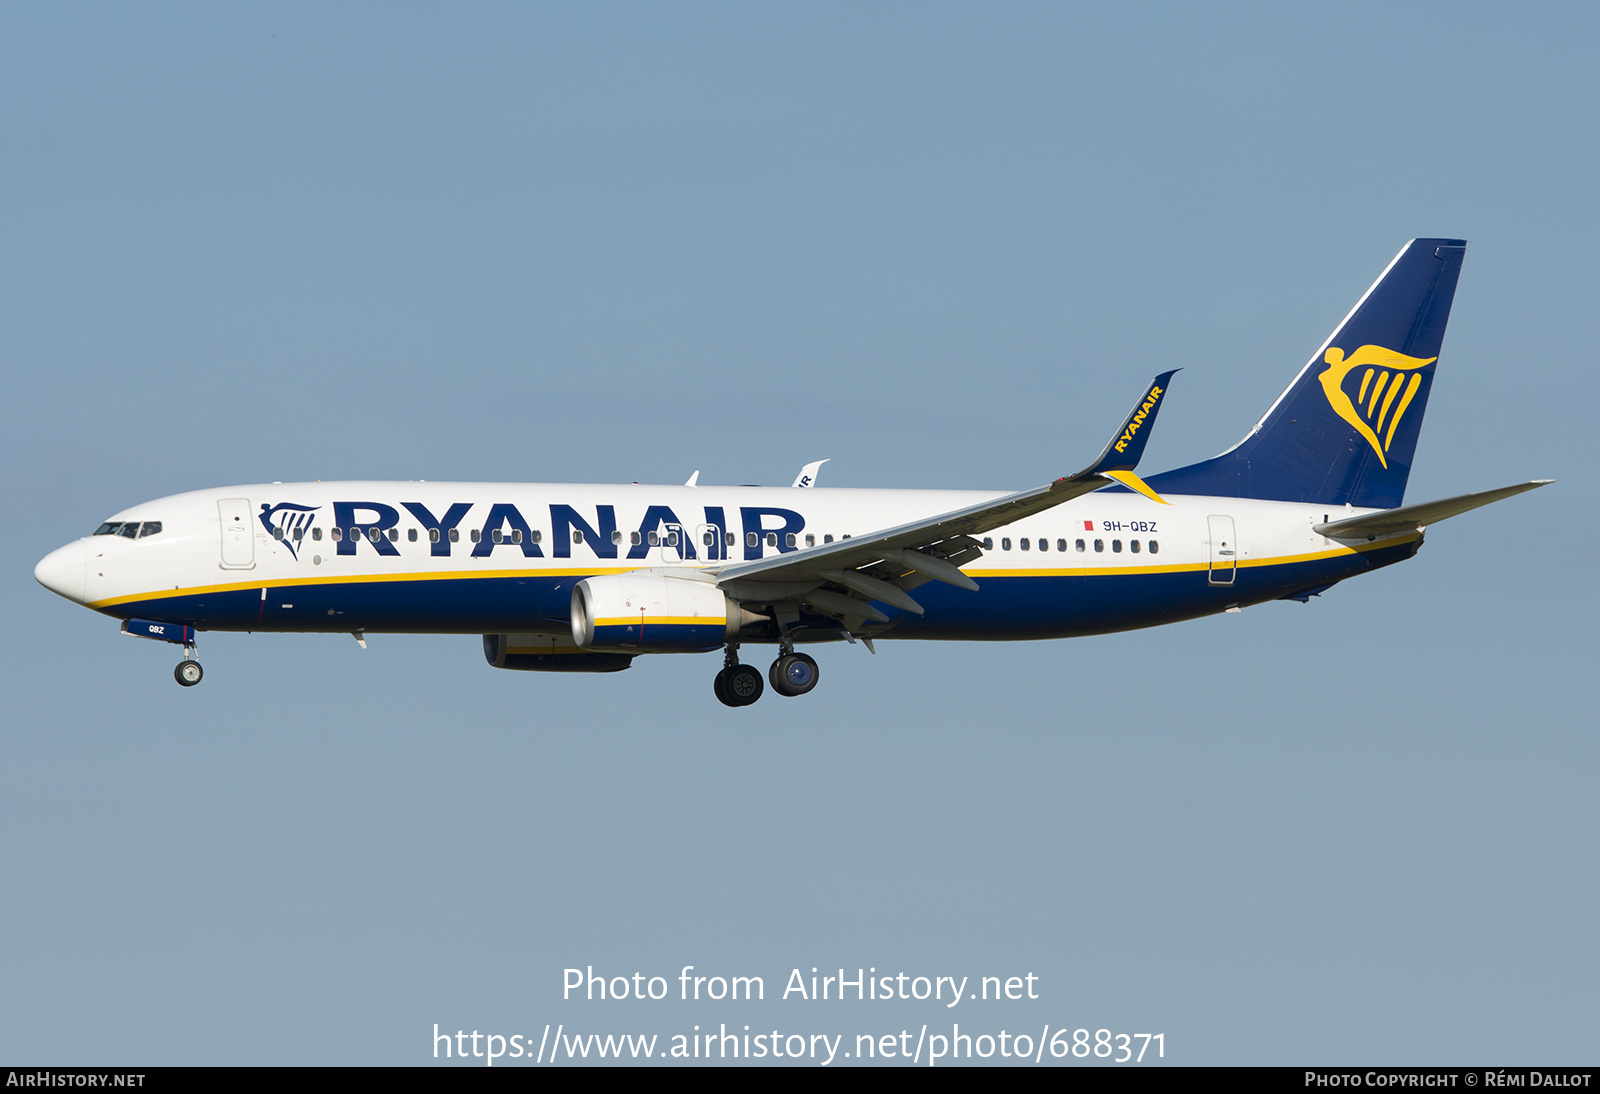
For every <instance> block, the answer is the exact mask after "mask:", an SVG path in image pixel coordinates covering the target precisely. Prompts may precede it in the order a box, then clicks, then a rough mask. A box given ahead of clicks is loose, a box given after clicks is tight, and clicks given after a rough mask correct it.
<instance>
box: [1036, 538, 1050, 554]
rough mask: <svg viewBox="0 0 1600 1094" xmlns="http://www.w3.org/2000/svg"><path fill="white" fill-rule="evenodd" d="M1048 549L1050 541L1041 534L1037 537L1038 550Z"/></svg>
mask: <svg viewBox="0 0 1600 1094" xmlns="http://www.w3.org/2000/svg"><path fill="white" fill-rule="evenodd" d="M1049 549H1050V541H1049V540H1047V539H1045V538H1044V537H1043V536H1040V537H1039V550H1041V551H1048V550H1049Z"/></svg>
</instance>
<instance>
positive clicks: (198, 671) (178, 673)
mask: <svg viewBox="0 0 1600 1094" xmlns="http://www.w3.org/2000/svg"><path fill="white" fill-rule="evenodd" d="M194 653H195V649H194V647H193V646H192V645H187V646H184V647H183V660H182V661H179V662H178V667H177V668H175V669H173V670H172V677H173V679H175V680H177V681H178V683H180V684H182V685H183V686H184V687H186V688H192V687H194V686H195V685H196V684H198V683H199V682H200V678H201V677H202V676H204V675H205V670H204V669H202V668H201V667H200V662H198V661H196V660H195V659H194Z"/></svg>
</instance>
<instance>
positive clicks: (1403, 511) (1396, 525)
mask: <svg viewBox="0 0 1600 1094" xmlns="http://www.w3.org/2000/svg"><path fill="white" fill-rule="evenodd" d="M1554 481H1555V480H1554V479H1534V480H1533V481H1532V482H1519V483H1517V484H1516V485H1515V486H1502V487H1500V489H1498V490H1482V491H1479V492H1478V493H1476V494H1462V495H1461V496H1460V497H1456V498H1445V499H1443V500H1442V501H1427V502H1423V503H1422V504H1421V505H1402V506H1401V507H1400V508H1398V509H1385V510H1383V511H1381V512H1378V513H1364V514H1362V515H1361V516H1359V517H1346V518H1345V519H1344V520H1335V521H1329V522H1328V523H1327V524H1313V525H1312V526H1311V530H1312V531H1313V532H1316V533H1317V534H1318V535H1321V536H1327V537H1328V538H1329V539H1377V538H1378V537H1379V536H1388V535H1393V534H1394V533H1396V532H1415V531H1417V530H1418V529H1419V528H1422V527H1424V526H1425V525H1429V524H1437V523H1439V522H1440V521H1441V520H1444V519H1445V518H1447V517H1456V516H1460V515H1461V514H1462V513H1470V512H1471V511H1472V510H1474V509H1476V508H1478V507H1479V506H1480V505H1489V504H1491V503H1493V502H1497V501H1500V500H1502V499H1504V498H1509V497H1513V496H1515V495H1517V494H1521V493H1523V492H1525V491H1528V490H1537V489H1538V488H1539V487H1541V486H1548V485H1549V484H1550V483H1552V482H1554Z"/></svg>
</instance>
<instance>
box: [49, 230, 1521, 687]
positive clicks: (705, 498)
mask: <svg viewBox="0 0 1600 1094" xmlns="http://www.w3.org/2000/svg"><path fill="white" fill-rule="evenodd" d="M1465 247H1466V245H1465V242H1464V241H1462V240H1459V239H1414V240H1412V241H1411V242H1410V243H1408V244H1406V246H1405V247H1404V248H1402V249H1401V251H1400V253H1399V254H1398V255H1396V256H1395V258H1394V261H1392V262H1390V263H1389V266H1388V268H1387V269H1385V270H1384V271H1383V274H1382V275H1381V276H1380V277H1379V278H1378V280H1377V281H1376V282H1375V283H1374V284H1373V286H1372V287H1371V288H1370V289H1368V290H1367V292H1366V295H1364V296H1363V297H1362V298H1361V299H1360V300H1359V301H1358V302H1357V303H1356V306H1355V307H1354V308H1353V309H1352V310H1351V312H1350V314H1349V315H1347V316H1346V317H1345V319H1344V322H1342V323H1340V324H1339V326H1338V328H1337V329H1336V330H1335V331H1334V332H1333V334H1332V335H1330V336H1329V338H1328V340H1327V341H1326V342H1324V343H1323V345H1322V346H1321V348H1319V349H1318V350H1317V352H1316V353H1315V354H1313V355H1312V358H1311V360H1310V362H1309V363H1307V365H1306V366H1305V368H1303V369H1301V370H1300V373H1299V375H1298V376H1296V377H1295V379H1294V381H1293V382H1292V383H1291V384H1290V385H1289V387H1288V390H1286V391H1285V392H1284V393H1283V394H1282V395H1281V396H1279V397H1278V400H1277V402H1275V403H1273V404H1272V406H1271V407H1270V408H1268V410H1267V412H1266V414H1265V415H1264V416H1263V417H1262V418H1261V420H1260V421H1259V422H1257V423H1256V425H1255V428H1253V429H1252V430H1250V432H1249V434H1248V435H1247V436H1246V437H1245V438H1244V439H1243V440H1242V441H1240V442H1239V443H1238V444H1236V445H1235V446H1234V447H1233V448H1231V449H1229V450H1228V451H1226V452H1224V453H1223V454H1222V455H1220V456H1217V457H1215V458H1213V459H1209V460H1205V461H1203V462H1201V463H1196V464H1191V465H1190V466H1188V467H1181V468H1178V469H1177V470H1174V471H1167V472H1164V473H1162V474H1159V475H1153V476H1150V477H1149V478H1147V479H1142V478H1140V477H1139V476H1138V475H1136V474H1135V473H1134V471H1135V468H1136V467H1137V465H1138V463H1139V457H1140V454H1141V453H1142V452H1143V451H1144V447H1145V442H1146V441H1148V440H1149V437H1150V430H1151V427H1152V426H1153V425H1154V424H1155V420H1156V414H1157V412H1158V411H1159V410H1160V408H1161V405H1162V403H1163V402H1164V401H1165V399H1166V396H1167V388H1168V382H1169V380H1170V379H1171V377H1172V373H1170V372H1167V373H1163V374H1161V375H1160V376H1158V377H1156V379H1155V381H1154V382H1153V383H1152V384H1150V385H1149V387H1147V388H1146V389H1145V390H1144V392H1143V394H1141V395H1140V397H1139V401H1138V402H1137V403H1136V404H1135V406H1134V409H1133V412H1132V413H1131V414H1129V415H1128V418H1127V420H1126V421H1125V422H1123V424H1122V426H1121V428H1120V429H1118V430H1117V431H1116V433H1115V434H1114V435H1113V436H1112V439H1111V443H1110V444H1108V445H1107V446H1106V449H1105V451H1104V452H1102V453H1101V455H1100V458H1099V459H1097V460H1095V461H1094V462H1093V463H1092V464H1090V465H1089V466H1088V467H1086V468H1085V469H1084V470H1082V471H1080V472H1078V473H1077V474H1075V475H1069V476H1067V477H1065V478H1060V479H1056V480H1055V481H1054V482H1051V483H1049V484H1047V485H1045V486H1040V487H1037V488H1035V489H1032V490H1023V491H1021V492H1020V493H1008V494H992V493H983V492H970V491H935V490H829V489H818V488H815V486H814V484H815V482H816V479H817V473H818V468H819V466H820V463H818V464H808V465H807V466H806V468H805V469H804V470H803V471H802V472H801V474H800V477H799V478H797V479H796V480H795V484H794V486H793V487H781V488H760V487H712V486H700V485H698V483H697V479H698V475H699V473H698V472H696V474H695V477H694V478H691V479H690V480H689V482H688V483H686V484H685V485H683V486H642V485H637V484H634V485H626V486H612V485H545V484H513V483H424V482H328V483H321V482H318V483H293V484H286V483H273V484H271V485H265V486H232V487H227V488H224V489H219V490H202V491H197V492H194V493H189V494H176V495H173V496H172V497H167V498H162V499H160V500H159V501H152V502H148V503H146V504H143V505H136V506H134V507H133V508H131V509H126V510H124V511H122V512H120V513H118V514H116V515H115V516H113V517H111V519H109V520H107V521H106V522H105V523H103V524H101V525H100V527H99V528H98V529H97V530H96V531H95V533H94V534H93V535H91V536H87V537H85V538H83V539H79V540H77V541H75V542H73V543H70V544H68V545H67V546H65V547H62V548H61V549H59V550H57V551H53V552H51V553H50V554H49V555H47V556H45V558H44V559H43V560H41V561H40V562H39V564H38V566H37V568H36V569H35V570H34V575H35V576H36V577H37V578H38V580H39V582H40V584H42V585H44V586H45V587H46V588H47V589H50V590H51V591H53V592H56V593H59V594H60V595H61V596H64V597H66V598H67V599H69V600H72V601H75V602H77V603H79V604H83V605H86V606H87V607H90V608H93V609H94V610H95V611H97V612H100V613H102V614H104V615H108V616H111V617H113V618H117V619H120V620H122V630H123V633H125V634H130V635H135V636H138V637H142V638H153V639H160V640H164V641H167V642H172V643H176V644H179V645H182V646H183V651H184V660H183V661H182V662H180V663H179V665H178V666H177V669H176V671H175V675H176V677H177V679H178V683H180V684H182V685H184V686H186V687H188V686H192V685H194V684H197V683H199V682H200V675H201V670H200V663H199V662H198V661H197V660H195V656H194V655H195V637H196V634H197V632H199V631H204V630H230V631H333V632H347V633H350V634H353V635H354V636H355V638H356V640H357V641H359V642H361V643H362V645H363V646H364V645H365V644H366V643H365V638H364V636H365V635H366V634H367V633H368V632H384V631H389V632H426V633H439V634H481V635H483V652H484V657H485V658H486V659H487V660H488V662H489V664H491V665H493V666H495V667H496V668H505V669H531V670H534V671H546V672H563V671H565V672H613V671H616V670H618V669H625V668H627V667H628V666H629V665H630V664H631V663H632V661H633V658H634V657H636V656H638V655H639V654H644V653H704V652H710V651H713V650H722V651H723V652H724V658H723V667H722V670H721V671H720V672H718V673H717V674H716V679H715V682H714V686H715V690H716V695H717V698H718V699H720V700H721V701H722V702H724V703H726V704H727V705H728V706H745V705H747V704H750V703H753V702H755V701H756V700H757V699H758V698H760V697H761V693H762V691H763V690H764V685H763V675H765V678H766V679H767V680H769V681H770V682H771V684H772V688H773V690H774V691H776V692H778V693H779V694H780V695H787V696H795V695H804V694H805V693H806V692H808V691H810V690H811V689H812V688H814V687H815V686H816V684H817V678H818V670H817V663H816V661H815V660H813V659H812V658H811V656H810V655H809V654H806V653H802V652H800V651H799V650H798V649H797V647H798V646H800V645H802V644H806V645H810V644H814V643H822V642H832V641H839V640H843V641H848V642H857V641H859V642H863V643H865V644H866V646H867V648H869V649H871V648H872V644H873V642H874V640H876V639H879V638H922V639H971V640H1000V639H1008V640H1009V639H1022V638H1068V637H1073V636H1077V635H1089V634H1103V633H1106V632H1110V631H1121V630H1129V629H1131V628H1135V627H1149V626H1154V625H1156V624H1158V623H1172V622H1175V621H1177V620H1180V619H1191V618H1194V617H1196V616H1201V615H1208V614H1211V613H1213V612H1227V611H1238V610H1239V609H1240V608H1242V607H1244V606H1245V605H1247V604H1257V603H1260V602H1262V601H1266V600H1298V601H1302V602H1304V601H1305V600H1307V599H1308V598H1309V597H1313V596H1317V595H1319V594H1320V593H1322V592H1325V591H1326V590H1327V589H1329V588H1330V587H1332V586H1333V585H1335V584H1337V583H1339V582H1340V581H1343V580H1345V579H1346V578H1350V577H1356V576H1358V575H1361V574H1365V573H1369V572H1371V571H1372V570H1376V569H1378V568H1379V567H1382V566H1388V565H1390V564H1392V563H1395V562H1401V561H1403V560H1405V559H1408V558H1410V557H1411V556H1412V555H1414V554H1416V553H1417V548H1418V547H1419V546H1421V544H1422V537H1423V534H1424V532H1425V530H1426V528H1427V526H1428V525H1430V524H1433V523H1435V522H1436V521H1441V520H1444V519H1445V518H1446V517H1452V516H1455V515H1457V514H1459V513H1465V512H1467V511H1468V510H1470V509H1475V508H1477V507H1478V506H1480V505H1487V504H1489V503H1490V502H1494V501H1498V500H1500V499H1501V498H1507V497H1510V496H1511V495H1513V494H1519V493H1522V492H1523V491H1525V490H1531V489H1533V488H1534V487H1537V486H1542V485H1544V484H1545V483H1546V482H1548V481H1550V480H1544V479H1541V480H1537V481H1534V482H1524V483H1518V484H1517V485H1515V486H1507V487H1503V488H1501V489H1498V490H1489V491H1485V492H1483V493H1478V494H1466V495H1463V496H1461V497H1455V498H1448V499H1445V500H1443V501H1433V502H1427V503H1425V504H1421V505H1402V501H1403V498H1404V493H1405V487H1406V477H1407V475H1408V474H1409V472H1410V470H1411V461H1412V457H1413V455H1414V453H1415V451H1416V447H1417V434H1418V432H1419V431H1420V429H1421V427H1422V416H1423V411H1424V410H1425V409H1426V408H1427V405H1428V393H1429V391H1430V390H1431V389H1432V387H1433V377H1434V372H1435V369H1436V367H1437V364H1438V359H1439V347H1440V343H1441V342H1442V340H1443V338H1444V328H1445V322H1446V320H1447V319H1448V318H1449V315H1450V302H1451V299H1452V298H1453V297H1454V295H1455V288H1456V278H1457V277H1458V275H1459V274H1460V270H1461V261H1462V257H1463V255H1464V253H1465ZM797 488H798V489H797ZM757 643H759V644H765V645H772V646H776V647H777V650H778V657H777V659H776V660H775V661H773V662H772V667H771V669H770V670H769V671H768V672H767V673H765V674H763V673H762V672H760V671H759V670H758V669H756V668H755V667H753V666H751V665H747V664H743V663H741V662H740V659H739V649H740V647H741V645H745V644H757Z"/></svg>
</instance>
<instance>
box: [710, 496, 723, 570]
mask: <svg viewBox="0 0 1600 1094" xmlns="http://www.w3.org/2000/svg"><path fill="white" fill-rule="evenodd" d="M706 523H707V524H709V525H711V527H712V529H713V532H714V535H713V537H712V540H711V546H709V547H707V548H706V561H707V562H716V561H718V560H719V559H723V560H725V559H726V558H727V557H728V549H727V548H726V547H725V546H723V542H722V534H723V533H724V532H726V531H727V530H728V517H727V515H726V514H725V513H724V512H723V511H722V506H720V505H708V506H706Z"/></svg>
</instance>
